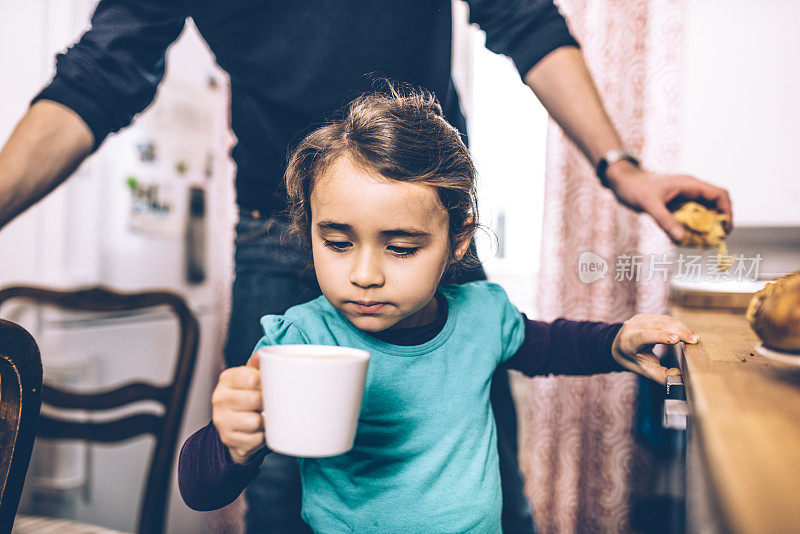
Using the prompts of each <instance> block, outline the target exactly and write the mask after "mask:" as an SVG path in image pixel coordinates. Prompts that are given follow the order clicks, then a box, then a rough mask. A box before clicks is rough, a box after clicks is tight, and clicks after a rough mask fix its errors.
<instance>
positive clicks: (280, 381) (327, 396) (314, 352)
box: [258, 345, 369, 458]
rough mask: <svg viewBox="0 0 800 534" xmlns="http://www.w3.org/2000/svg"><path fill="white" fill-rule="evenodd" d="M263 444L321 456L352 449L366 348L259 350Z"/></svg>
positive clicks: (289, 452)
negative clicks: (264, 440) (262, 406)
mask: <svg viewBox="0 0 800 534" xmlns="http://www.w3.org/2000/svg"><path fill="white" fill-rule="evenodd" d="M258 352H259V358H260V365H261V388H262V392H263V401H264V412H263V415H264V428H265V433H266V441H267V447H269V448H270V449H271V450H273V451H275V452H279V453H281V454H286V455H289V456H300V457H305V458H320V457H325V456H336V455H339V454H344V453H345V452H347V451H349V450H350V449H352V448H353V440H354V439H355V435H356V427H357V426H358V415H359V413H360V411H361V399H362V397H363V395H364V384H365V383H366V378H367V366H368V364H369V352H367V351H365V350H361V349H351V348H347V347H333V346H326V345H271V346H268V347H262V348H261V349H259V351H258Z"/></svg>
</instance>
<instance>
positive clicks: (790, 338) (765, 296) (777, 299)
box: [746, 270, 800, 356]
mask: <svg viewBox="0 0 800 534" xmlns="http://www.w3.org/2000/svg"><path fill="white" fill-rule="evenodd" d="M746 316H747V320H748V321H749V322H750V326H752V327H753V330H754V331H755V333H756V334H757V335H758V337H760V338H761V340H762V341H763V342H764V345H765V346H766V347H768V348H771V349H775V350H781V351H786V352H797V353H798V356H800V270H797V271H795V272H793V273H791V274H787V275H786V276H782V277H780V278H778V279H777V280H774V281H772V282H767V285H766V286H764V289H762V290H760V291H758V292H757V293H756V294H755V295H753V298H752V300H750V305H749V306H748V307H747V314H746Z"/></svg>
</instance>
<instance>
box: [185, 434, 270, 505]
mask: <svg viewBox="0 0 800 534" xmlns="http://www.w3.org/2000/svg"><path fill="white" fill-rule="evenodd" d="M268 453H269V450H268V449H266V448H264V449H263V450H261V451H259V452H257V453H256V454H254V455H253V457H252V458H251V459H250V461H248V462H247V463H246V464H237V463H235V462H234V461H233V460H232V459H231V457H230V455H229V454H228V450H227V448H226V447H225V445H224V444H223V443H222V441H221V440H220V438H219V433H218V432H217V428H216V427H215V426H214V423H213V422H211V423H208V425H206V426H205V427H203V428H201V429H200V430H198V431H197V432H195V433H194V434H192V435H191V436H190V437H189V439H187V440H186V443H184V444H183V448H182V449H181V455H180V459H179V460H178V487H179V488H180V491H181V496H182V497H183V501H184V502H185V503H186V505H187V506H188V507H189V508H192V509H193V510H198V511H201V512H205V511H208V510H216V509H218V508H222V507H223V506H227V505H228V504H230V503H232V502H233V501H235V500H236V498H237V497H238V496H239V494H240V493H242V491H243V490H244V488H245V487H246V486H247V484H249V483H250V481H251V480H253V479H254V478H255V477H256V475H258V468H259V466H261V462H263V461H264V457H265V456H266V455H267V454H268Z"/></svg>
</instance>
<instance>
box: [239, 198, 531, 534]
mask: <svg viewBox="0 0 800 534" xmlns="http://www.w3.org/2000/svg"><path fill="white" fill-rule="evenodd" d="M285 229H286V223H285V222H277V223H273V224H272V225H271V226H270V225H268V223H267V221H265V220H264V219H262V218H258V217H255V216H253V214H252V213H250V212H246V211H243V210H241V211H240V214H239V223H238V224H237V225H236V251H235V263H236V265H235V278H234V282H233V295H232V306H231V318H230V326H229V328H228V339H227V342H226V346H225V358H226V361H227V363H228V365H229V366H233V365H242V364H243V363H244V362H245V361H247V359H248V358H249V356H250V352H251V351H252V350H253V347H255V345H256V343H257V342H258V340H259V339H260V338H261V336H262V330H261V326H260V324H259V319H260V318H261V316H263V315H266V314H282V313H284V312H285V311H286V310H287V309H288V308H290V307H291V306H294V305H295V304H301V303H303V302H307V301H309V300H311V299H313V298H315V297H317V296H318V295H319V294H320V291H319V286H318V285H317V282H316V277H315V276H314V271H313V269H312V268H311V267H310V258H308V256H307V255H306V254H305V253H304V252H303V251H302V250H301V248H300V246H299V244H298V242H297V240H295V239H293V238H286V236H284V235H283V234H284V231H285ZM456 277H457V278H456V280H455V281H458V282H467V281H470V280H479V279H485V278H486V275H485V274H484V272H483V269H482V268H481V267H480V266H479V267H477V268H475V269H472V270H464V271H462V272H459V273H457V275H456ZM491 401H492V407H493V409H494V414H495V419H496V421H497V447H498V453H499V457H500V479H501V483H502V487H503V516H502V520H503V532H506V533H511V534H516V533H520V534H522V533H526V534H528V533H532V532H534V526H533V518H532V516H531V509H530V505H529V503H528V500H527V499H526V498H525V496H524V494H523V492H522V478H521V476H520V473H519V466H518V465H517V421H516V411H515V409H514V403H513V401H512V399H511V391H510V388H509V384H508V373H507V372H506V371H498V372H497V373H496V374H495V375H494V378H493V380H492V388H491ZM245 498H246V499H247V504H248V509H247V515H246V518H245V522H246V525H247V532H248V534H257V533H269V534H297V533H310V532H311V529H310V528H309V527H308V525H306V524H305V523H304V522H303V520H302V519H301V517H300V501H301V490H300V473H299V469H298V466H297V461H296V460H295V459H294V458H292V457H289V456H283V455H280V454H275V453H273V454H269V455H267V457H266V459H265V460H264V463H263V464H262V466H261V471H260V474H259V476H258V477H257V478H256V479H255V480H253V481H252V482H251V483H250V484H249V485H248V486H247V490H245Z"/></svg>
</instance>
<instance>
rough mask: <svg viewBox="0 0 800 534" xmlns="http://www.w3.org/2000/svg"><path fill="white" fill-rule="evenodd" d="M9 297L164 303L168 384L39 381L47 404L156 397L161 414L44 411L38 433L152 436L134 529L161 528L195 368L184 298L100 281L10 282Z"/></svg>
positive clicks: (115, 404) (75, 303) (193, 321)
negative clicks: (174, 329)
mask: <svg viewBox="0 0 800 534" xmlns="http://www.w3.org/2000/svg"><path fill="white" fill-rule="evenodd" d="M9 299H24V300H26V301H29V302H31V303H36V304H44V305H50V306H54V307H57V308H61V309H64V310H78V311H93V312H129V311H134V310H142V309H147V308H153V307H157V306H166V307H167V308H169V309H170V310H171V311H172V312H173V313H174V314H175V315H176V316H177V319H178V322H179V325H180V329H179V343H178V354H177V357H176V360H175V365H174V368H173V369H174V370H173V373H172V380H171V382H170V383H169V384H166V385H154V384H151V383H147V382H141V381H138V382H129V383H127V384H125V385H123V386H121V387H118V388H115V389H111V390H105V391H98V392H93V393H83V392H81V393H76V392H71V391H66V390H63V389H59V388H57V387H55V386H52V385H49V384H47V382H46V381H45V383H44V385H43V387H42V401H43V402H44V404H45V405H46V406H52V407H55V408H59V409H66V410H70V409H71V410H80V411H84V412H85V411H100V410H109V409H114V408H119V407H122V406H126V405H128V404H132V403H139V402H142V401H155V402H157V403H160V404H161V405H162V406H163V407H164V411H163V414H161V415H157V414H154V413H152V411H147V412H138V413H133V414H126V415H125V416H122V417H120V418H118V419H114V420H110V421H109V420H103V421H102V422H99V421H98V422H92V421H75V420H71V419H62V418H57V417H54V416H50V415H46V414H42V415H41V416H40V418H39V428H38V431H37V436H38V437H42V438H50V439H78V440H86V441H95V442H102V443H115V442H121V441H125V440H128V439H130V438H133V437H135V436H138V435H141V434H152V435H153V436H155V438H156V444H155V449H154V450H153V454H152V456H151V460H150V465H149V468H148V471H147V479H146V483H145V488H144V496H143V500H142V504H141V507H140V509H139V516H138V522H137V532H138V533H141V534H145V533H146V534H160V533H162V532H164V528H165V522H166V512H167V504H168V496H169V488H170V476H171V474H172V466H173V462H174V459H175V453H176V446H177V439H178V433H179V431H180V423H181V420H182V418H183V412H184V406H185V404H186V397H187V394H188V391H189V386H190V384H191V381H192V375H193V373H194V367H195V361H196V359H197V347H198V343H199V325H198V322H197V318H196V317H195V315H194V313H192V311H191V310H190V309H189V307H188V306H187V304H186V302H185V301H184V299H183V298H182V297H181V296H179V295H177V294H175V293H172V292H168V291H147V292H138V293H121V292H118V291H115V290H113V289H109V288H106V287H102V286H95V287H91V288H84V289H78V290H74V291H62V290H55V289H47V288H41V287H33V286H14V287H7V288H5V289H2V290H0V304H2V303H3V302H5V301H7V300H9Z"/></svg>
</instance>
